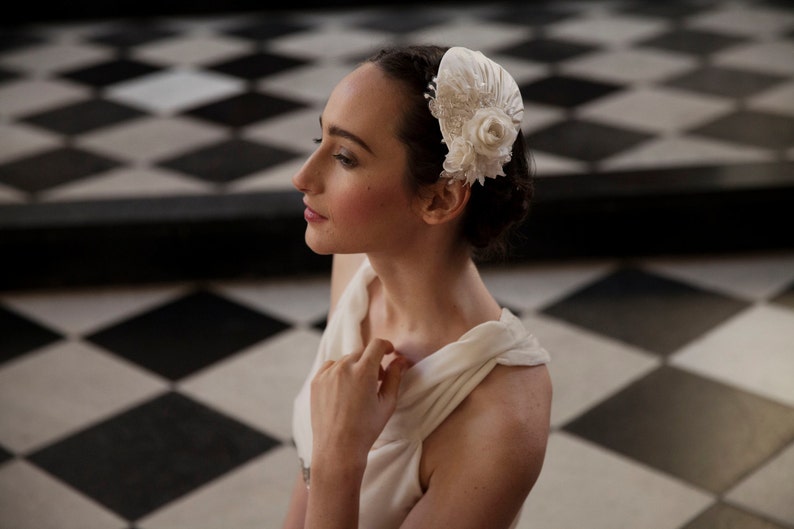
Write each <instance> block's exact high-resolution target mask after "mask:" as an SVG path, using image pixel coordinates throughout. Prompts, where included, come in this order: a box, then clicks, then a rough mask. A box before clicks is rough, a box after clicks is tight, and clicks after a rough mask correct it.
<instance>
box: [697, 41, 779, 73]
mask: <svg viewBox="0 0 794 529" xmlns="http://www.w3.org/2000/svg"><path fill="white" fill-rule="evenodd" d="M792 56H794V42H786V41H779V42H774V41H773V42H761V43H753V44H749V45H747V46H735V47H732V48H729V49H727V50H725V51H724V52H721V53H718V54H715V55H714V58H713V61H714V64H716V65H718V66H735V67H737V68H744V69H747V70H756V71H759V72H761V73H771V74H777V75H792V74H794V61H793V60H791V57H792Z"/></svg>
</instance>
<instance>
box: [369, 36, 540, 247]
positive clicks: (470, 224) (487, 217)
mask: <svg viewBox="0 0 794 529" xmlns="http://www.w3.org/2000/svg"><path fill="white" fill-rule="evenodd" d="M447 49H448V48H447V47H444V46H435V45H422V46H419V45H417V46H404V47H392V48H384V49H381V50H380V51H378V52H377V53H375V54H374V55H372V56H371V57H370V58H369V59H367V62H372V63H374V64H375V65H377V66H378V67H379V68H380V69H381V70H382V71H383V72H384V73H385V74H386V75H388V76H389V77H391V78H393V79H395V80H397V81H399V82H400V83H402V84H403V85H404V86H405V87H406V88H407V93H408V100H409V105H408V106H407V107H406V109H405V112H404V113H403V118H402V123H401V126H400V132H399V137H400V140H401V141H402V142H403V143H404V144H405V145H406V148H407V151H408V165H409V167H408V170H409V173H410V177H411V182H410V184H411V185H412V186H413V188H414V189H420V188H421V187H422V186H426V185H429V184H433V183H435V182H437V181H438V179H439V177H440V174H441V170H442V166H443V163H444V158H445V156H446V154H447V146H446V145H444V143H443V142H442V137H441V128H440V127H439V124H438V120H437V119H436V118H435V117H433V115H432V114H431V113H430V109H429V108H428V105H427V100H426V99H425V93H426V92H427V91H428V87H429V86H430V84H431V83H432V82H433V77H434V76H435V75H436V74H437V73H438V66H439V64H440V63H441V58H442V57H443V55H444V53H445V52H446V50H447ZM530 162H531V158H530V153H529V151H528V149H527V146H526V143H525V140H524V135H523V133H522V132H521V131H519V132H518V137H517V138H516V140H515V142H514V143H513V156H512V159H511V160H510V162H508V163H507V164H505V166H504V172H505V175H506V176H500V177H497V178H486V179H485V183H484V184H480V183H478V182H475V183H473V184H472V189H471V198H470V199H469V203H468V204H467V206H466V211H465V212H464V217H463V236H464V238H465V239H466V241H467V242H468V243H469V244H470V245H471V246H472V248H473V255H474V257H475V258H477V259H480V260H487V259H494V258H504V257H506V255H507V253H508V249H509V243H510V239H511V236H512V235H514V234H515V231H516V230H515V229H516V228H517V227H519V226H520V224H521V223H522V222H523V221H524V220H525V218H526V216H527V215H528V214H529V208H530V203H531V201H532V194H533V183H532V180H533V172H532V166H531V163H530Z"/></svg>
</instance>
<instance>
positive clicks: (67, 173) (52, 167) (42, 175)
mask: <svg viewBox="0 0 794 529" xmlns="http://www.w3.org/2000/svg"><path fill="white" fill-rule="evenodd" d="M118 166H119V162H117V161H115V160H111V159H109V158H105V157H103V156H99V155H97V154H93V153H90V152H87V151H83V150H81V149H76V148H71V147H62V148H58V149H54V150H51V151H47V152H44V153H40V154H36V155H33V156H28V157H26V158H22V159H18V160H15V161H13V162H10V163H7V164H4V165H0V182H2V183H4V184H6V185H10V186H11V187H15V188H17V189H20V190H22V191H27V192H28V193H37V192H39V191H44V190H45V189H50V188H52V187H55V186H58V185H61V184H65V183H67V182H73V181H76V180H80V179H82V178H86V177H88V176H91V175H93V174H97V173H100V172H103V171H107V170H110V169H113V168H114V167H118Z"/></svg>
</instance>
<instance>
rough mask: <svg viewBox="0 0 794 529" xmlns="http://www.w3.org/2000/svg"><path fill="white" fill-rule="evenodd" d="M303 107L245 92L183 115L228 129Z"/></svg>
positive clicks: (264, 95) (285, 100) (288, 101)
mask: <svg viewBox="0 0 794 529" xmlns="http://www.w3.org/2000/svg"><path fill="white" fill-rule="evenodd" d="M305 107H307V105H304V104H302V103H298V102H296V101H290V100H288V99H284V98H280V97H275V96H271V95H266V94H261V93H258V92H245V93H243V94H239V95H236V96H233V97H230V98H228V99H224V100H222V101H216V102H213V103H210V104H208V105H203V106H201V107H197V108H193V109H190V110H188V111H187V112H185V114H190V115H191V116H196V117H199V118H201V119H205V120H207V121H211V122H213V123H219V124H221V125H226V126H229V127H245V126H246V125H250V124H252V123H256V122H257V121H262V120H264V119H268V118H272V117H275V116H278V115H280V114H284V113H287V112H292V111H293V110H298V109H300V108H305Z"/></svg>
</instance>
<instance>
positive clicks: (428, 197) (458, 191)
mask: <svg viewBox="0 0 794 529" xmlns="http://www.w3.org/2000/svg"><path fill="white" fill-rule="evenodd" d="M422 195H423V198H422V199H421V200H422V203H421V208H422V211H421V212H422V218H423V219H424V221H425V222H427V223H428V224H443V223H445V222H449V221H451V220H454V219H456V218H458V217H459V216H460V215H461V214H462V213H463V211H464V210H465V209H466V204H468V203H469V197H471V187H470V186H469V185H468V184H465V183H463V182H461V181H460V180H450V179H448V178H440V179H439V180H438V182H436V183H435V184H433V185H432V186H431V187H430V188H429V189H427V190H425V192H424V193H423V194H422Z"/></svg>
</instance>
